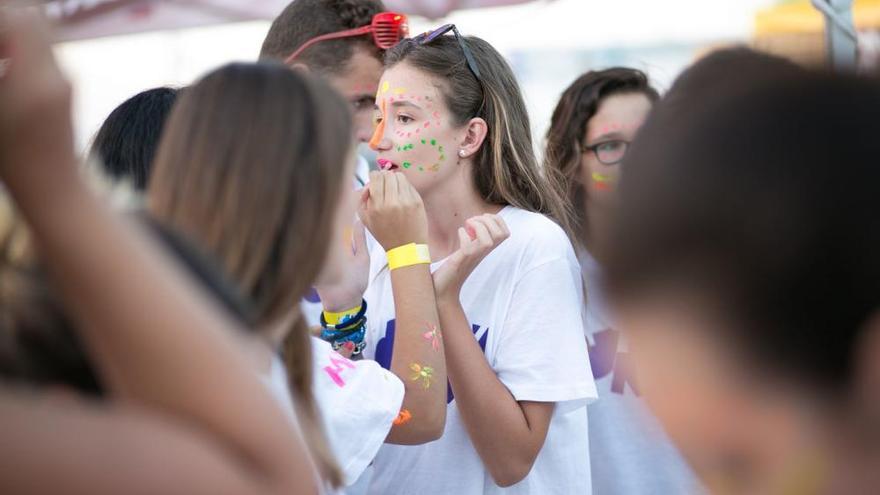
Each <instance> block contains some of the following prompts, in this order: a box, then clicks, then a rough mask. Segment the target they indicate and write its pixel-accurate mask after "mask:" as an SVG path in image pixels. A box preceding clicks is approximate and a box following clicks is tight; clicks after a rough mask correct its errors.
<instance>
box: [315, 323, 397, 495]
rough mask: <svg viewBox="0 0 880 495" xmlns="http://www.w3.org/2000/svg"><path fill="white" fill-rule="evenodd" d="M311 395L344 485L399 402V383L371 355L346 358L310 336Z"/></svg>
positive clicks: (381, 436)
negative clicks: (319, 413)
mask: <svg viewBox="0 0 880 495" xmlns="http://www.w3.org/2000/svg"><path fill="white" fill-rule="evenodd" d="M312 355H313V367H314V381H313V382H314V394H315V401H316V402H317V404H318V408H319V409H320V411H321V416H322V419H323V420H324V425H325V428H326V431H327V436H328V439H329V441H330V447H331V448H332V449H333V454H334V455H335V456H336V460H337V461H338V462H339V467H340V468H341V469H342V472H343V476H344V481H345V484H346V485H349V484H351V483H354V482H355V481H357V479H358V477H360V475H361V473H363V471H364V469H366V468H367V466H369V465H370V463H371V462H372V461H373V458H374V457H375V456H376V453H377V452H378V451H379V447H381V446H382V444H383V443H384V442H385V438H386V437H387V436H388V433H389V432H390V431H391V426H392V422H393V421H394V419H395V418H397V415H398V413H399V412H400V406H401V405H402V404H403V393H404V387H403V382H401V381H400V379H399V378H397V376H395V375H394V374H393V373H391V372H389V371H387V370H385V369H383V368H382V367H381V366H379V364H378V363H377V362H375V361H372V360H367V359H364V360H361V361H351V360H349V359H346V358H344V357H342V356H340V355H339V354H338V353H336V352H335V351H333V349H332V348H331V347H330V344H328V343H327V342H324V341H323V340H321V339H317V338H314V337H313V338H312Z"/></svg>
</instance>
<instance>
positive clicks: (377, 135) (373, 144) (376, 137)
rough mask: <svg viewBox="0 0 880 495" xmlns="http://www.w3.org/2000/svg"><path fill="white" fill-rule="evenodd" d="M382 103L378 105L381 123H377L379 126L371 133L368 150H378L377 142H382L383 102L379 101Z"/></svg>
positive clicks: (384, 119) (383, 128)
mask: <svg viewBox="0 0 880 495" xmlns="http://www.w3.org/2000/svg"><path fill="white" fill-rule="evenodd" d="M381 101H382V103H381V104H380V105H379V112H380V113H381V114H382V122H379V125H377V126H376V130H375V131H374V132H373V137H371V138H370V143H369V145H370V149H373V150H377V149H379V142H380V141H382V137H383V136H384V135H385V121H386V120H387V119H386V118H385V100H381Z"/></svg>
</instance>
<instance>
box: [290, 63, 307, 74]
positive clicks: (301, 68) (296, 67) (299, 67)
mask: <svg viewBox="0 0 880 495" xmlns="http://www.w3.org/2000/svg"><path fill="white" fill-rule="evenodd" d="M290 68H291V69H293V70H299V71H302V72H304V73H306V74H308V73H309V72H311V69H309V66H308V65H306V64H304V63H301V62H297V63H295V64H293V65H291V66H290Z"/></svg>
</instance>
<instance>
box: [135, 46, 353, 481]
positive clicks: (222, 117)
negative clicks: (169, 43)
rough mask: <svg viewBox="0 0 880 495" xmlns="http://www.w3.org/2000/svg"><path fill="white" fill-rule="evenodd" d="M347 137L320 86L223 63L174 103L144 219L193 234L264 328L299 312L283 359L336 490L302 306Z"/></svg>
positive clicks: (322, 253)
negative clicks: (316, 397) (148, 214)
mask: <svg viewBox="0 0 880 495" xmlns="http://www.w3.org/2000/svg"><path fill="white" fill-rule="evenodd" d="M353 142H354V141H353V134H352V125H351V116H350V115H349V111H348V107H347V105H346V104H345V102H344V101H343V100H342V99H341V98H340V97H339V96H337V95H336V94H335V93H333V92H332V90H330V89H329V88H327V87H326V86H325V85H324V84H321V83H319V82H317V81H316V80H314V79H312V78H310V77H309V76H307V75H303V74H299V73H296V72H294V71H291V70H289V69H287V68H285V67H283V66H282V65H280V64H275V63H260V64H230V65H227V66H225V67H222V68H220V69H218V70H216V71H214V72H212V73H210V74H208V75H207V76H205V77H204V78H203V79H202V80H201V81H199V82H198V83H197V84H195V85H194V86H192V87H191V88H189V89H188V90H187V92H186V93H185V94H184V95H183V96H182V97H181V99H180V100H179V101H178V103H177V105H176V107H175V109H174V111H173V112H172V115H171V118H170V120H169V122H168V126H167V128H166V132H165V133H164V136H163V138H162V142H161V144H160V148H159V152H158V155H157V160H156V163H155V173H154V175H153V177H151V179H150V188H149V194H148V203H149V208H150V210H151V212H152V213H153V214H154V215H156V216H157V218H159V219H160V220H163V221H165V222H168V223H169V224H170V225H171V226H172V227H174V228H177V229H178V230H179V231H180V232H183V233H185V234H187V235H190V236H192V237H193V238H194V239H195V240H196V241H197V242H199V243H200V244H201V245H202V246H203V247H204V248H205V249H206V250H207V251H208V252H209V253H211V254H212V255H214V256H215V257H216V258H217V259H218V261H219V262H220V263H221V264H222V266H223V267H224V268H225V269H226V271H227V273H228V274H229V275H230V276H231V277H232V278H233V280H235V281H236V282H237V283H238V284H239V286H240V288H241V289H242V291H243V292H244V293H245V294H247V295H249V296H250V297H251V298H252V300H253V303H254V305H255V306H256V312H257V327H258V328H259V329H267V328H270V327H272V326H277V325H278V324H279V322H282V321H285V320H286V319H287V318H288V317H289V316H290V314H291V312H294V313H295V315H294V316H295V317H294V318H293V320H294V323H292V327H293V328H292V329H291V331H290V332H289V333H288V335H287V338H286V340H285V343H284V357H285V364H286V365H287V369H288V376H289V380H290V385H291V389H292V392H293V394H294V397H295V398H296V400H295V403H296V404H295V406H296V408H297V411H298V413H299V420H300V422H301V423H302V431H303V434H304V436H305V437H306V441H307V442H308V444H309V446H310V448H311V451H312V454H313V456H314V458H315V460H316V462H317V463H318V468H319V469H320V470H321V474H322V475H323V476H324V479H326V480H327V481H329V482H330V483H331V484H333V485H335V486H338V485H340V484H341V475H340V472H339V468H338V467H337V466H336V463H335V462H334V460H333V456H332V453H331V451H330V449H329V447H328V444H327V441H326V438H325V437H324V436H323V435H322V428H321V425H320V421H319V419H318V414H317V409H316V406H315V402H314V397H313V396H312V391H311V380H312V376H311V375H312V373H311V346H310V342H309V335H308V329H307V326H306V323H305V321H304V320H303V318H302V316H301V314H299V305H298V301H299V300H301V298H302V297H303V296H304V295H305V293H306V291H307V290H308V288H309V286H310V285H311V284H312V283H313V282H314V281H315V279H316V278H317V276H318V274H319V272H320V270H321V267H322V266H323V264H324V260H325V258H326V254H327V246H328V245H329V243H330V242H331V227H332V225H333V221H332V218H333V215H334V212H335V211H336V207H337V204H338V198H339V195H340V192H341V190H342V189H341V188H343V187H344V185H345V184H348V183H349V181H350V177H348V176H347V175H346V172H345V170H346V167H345V166H344V164H345V163H346V160H347V159H350V158H351V154H352V152H353Z"/></svg>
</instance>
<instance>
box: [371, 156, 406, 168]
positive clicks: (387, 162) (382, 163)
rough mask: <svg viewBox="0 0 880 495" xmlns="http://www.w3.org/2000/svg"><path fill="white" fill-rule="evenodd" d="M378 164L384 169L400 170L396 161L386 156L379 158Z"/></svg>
mask: <svg viewBox="0 0 880 495" xmlns="http://www.w3.org/2000/svg"><path fill="white" fill-rule="evenodd" d="M376 164H377V165H379V168H380V169H382V170H398V169H399V168H400V166H398V165H397V164H396V163H394V162H392V161H391V160H387V159H385V158H379V159H378V160H376Z"/></svg>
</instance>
